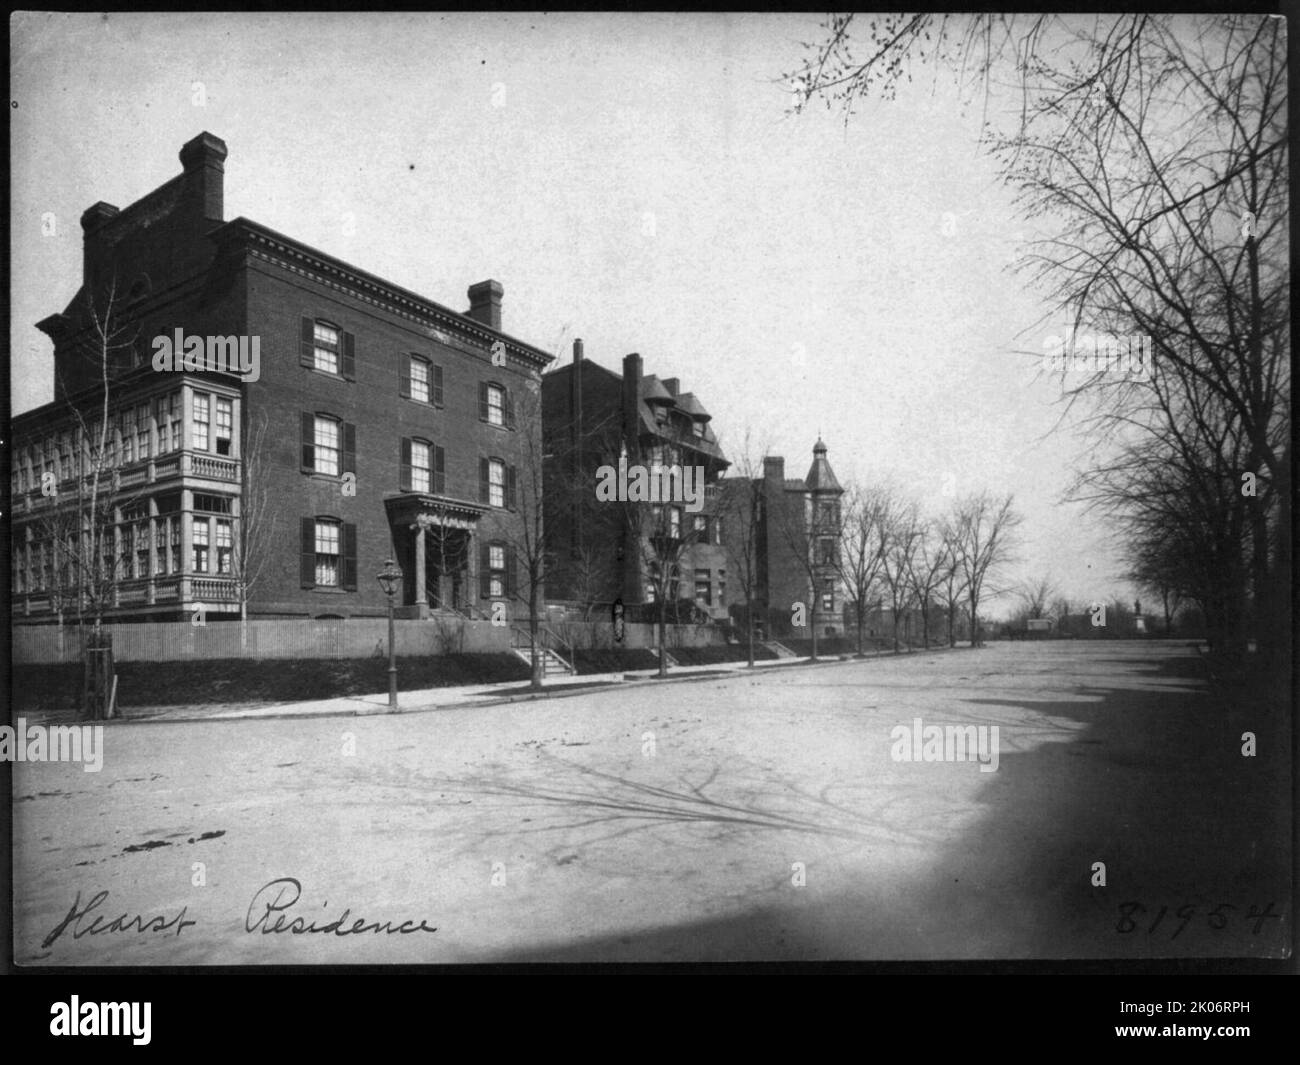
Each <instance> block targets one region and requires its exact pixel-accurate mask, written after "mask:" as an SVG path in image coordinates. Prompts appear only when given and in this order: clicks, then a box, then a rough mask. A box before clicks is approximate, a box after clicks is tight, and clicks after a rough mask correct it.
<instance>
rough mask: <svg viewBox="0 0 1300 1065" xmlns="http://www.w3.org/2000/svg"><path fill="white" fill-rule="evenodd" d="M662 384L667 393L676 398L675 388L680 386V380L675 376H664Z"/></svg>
mask: <svg viewBox="0 0 1300 1065" xmlns="http://www.w3.org/2000/svg"><path fill="white" fill-rule="evenodd" d="M663 385H664V388H666V389H667V390H668V394H669V395H670V396H672V397H673V398H674V399H676V398H677V390H678V389H679V388H680V387H681V380H680V379H679V378H676V377H665V378H664V381H663Z"/></svg>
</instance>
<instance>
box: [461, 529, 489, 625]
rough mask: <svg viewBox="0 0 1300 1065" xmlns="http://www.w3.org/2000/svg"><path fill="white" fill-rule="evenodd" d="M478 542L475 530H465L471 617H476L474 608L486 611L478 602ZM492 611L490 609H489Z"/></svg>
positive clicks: (467, 596)
mask: <svg viewBox="0 0 1300 1065" xmlns="http://www.w3.org/2000/svg"><path fill="white" fill-rule="evenodd" d="M478 587H479V585H478V542H477V541H476V540H475V539H474V530H472V529H466V530H465V603H466V605H467V606H469V607H470V608H471V609H470V610H469V616H470V618H471V620H472V619H473V617H474V608H476V607H477V608H478V609H479V610H482V609H484V608H483V607H482V606H479V602H478ZM489 609H490V608H489Z"/></svg>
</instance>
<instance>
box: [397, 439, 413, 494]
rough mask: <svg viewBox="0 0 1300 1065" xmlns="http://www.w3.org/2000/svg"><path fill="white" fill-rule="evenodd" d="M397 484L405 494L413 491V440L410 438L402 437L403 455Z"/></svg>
mask: <svg viewBox="0 0 1300 1065" xmlns="http://www.w3.org/2000/svg"><path fill="white" fill-rule="evenodd" d="M397 484H398V487H399V488H400V489H401V490H402V491H403V492H409V491H410V490H411V438H410V437H408V436H404V437H402V455H401V459H400V466H399V469H398V482H397Z"/></svg>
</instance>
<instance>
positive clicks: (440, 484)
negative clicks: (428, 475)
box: [433, 445, 447, 495]
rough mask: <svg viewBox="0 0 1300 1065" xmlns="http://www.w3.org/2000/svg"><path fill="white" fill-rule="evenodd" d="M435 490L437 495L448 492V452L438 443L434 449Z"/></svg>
mask: <svg viewBox="0 0 1300 1065" xmlns="http://www.w3.org/2000/svg"><path fill="white" fill-rule="evenodd" d="M433 491H434V493H435V494H437V495H446V493H447V452H446V450H445V449H443V448H440V447H437V446H436V445H435V446H434V449H433Z"/></svg>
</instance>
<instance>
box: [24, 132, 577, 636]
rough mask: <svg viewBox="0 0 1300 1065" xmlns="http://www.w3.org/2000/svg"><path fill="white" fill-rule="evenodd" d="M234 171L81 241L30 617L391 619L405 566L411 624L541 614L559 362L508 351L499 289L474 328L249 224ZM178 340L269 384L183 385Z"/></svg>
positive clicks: (475, 312) (94, 211)
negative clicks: (166, 361)
mask: <svg viewBox="0 0 1300 1065" xmlns="http://www.w3.org/2000/svg"><path fill="white" fill-rule="evenodd" d="M226 154H227V152H226V145H225V144H224V143H223V142H222V141H221V140H220V139H219V138H217V137H215V136H213V135H212V134H210V133H202V134H200V135H199V136H197V137H195V138H194V139H193V140H191V141H190V142H188V143H187V144H186V145H185V146H184V147H183V148H182V149H181V152H180V159H181V164H182V173H181V174H180V175H179V176H177V177H176V178H173V179H172V180H171V181H168V182H167V183H166V184H164V185H162V186H161V187H159V188H158V189H156V190H154V191H153V192H151V193H149V194H148V195H147V196H145V197H144V198H143V199H141V200H139V201H137V202H136V203H134V204H132V205H131V206H130V207H127V208H124V209H121V210H119V209H118V208H116V207H113V206H111V205H109V204H105V203H97V204H95V205H94V206H93V207H91V208H90V209H89V210H87V211H86V212H85V214H84V215H83V216H82V228H83V230H84V242H85V246H84V265H83V279H82V286H81V288H80V290H79V292H78V293H77V295H76V297H75V298H74V299H73V300H72V302H71V303H70V304H69V305H68V307H67V308H66V309H65V310H64V311H63V312H62V313H61V314H55V315H52V316H50V317H49V318H46V319H45V320H44V321H42V322H41V323H39V325H40V328H41V329H42V330H43V331H44V332H45V333H46V334H47V335H48V336H49V337H50V338H51V340H52V341H53V342H54V376H55V398H54V401H53V402H51V403H49V404H47V405H45V406H43V407H40V408H38V409H36V410H32V411H28V412H26V413H24V414H22V415H20V416H18V417H17V418H15V419H14V422H13V441H12V444H13V451H12V455H13V462H12V469H13V478H12V484H11V488H12V492H13V519H14V539H13V550H12V560H13V561H12V580H13V583H12V586H11V587H12V602H13V612H14V615H15V618H16V619H18V620H29V621H41V620H50V619H52V618H53V617H54V616H55V615H56V614H57V613H62V614H63V615H65V616H66V615H67V614H68V613H76V603H77V600H78V598H80V599H82V600H83V602H82V606H83V608H84V606H85V603H84V600H85V599H86V597H87V595H91V596H94V595H98V596H99V597H100V598H101V599H102V600H103V603H104V611H103V612H104V615H105V617H106V618H108V619H114V620H131V619H142V618H148V619H151V620H170V619H176V618H182V617H188V616H191V615H192V613H193V611H194V610H195V609H196V608H197V607H198V606H200V605H201V606H202V607H203V608H204V610H205V611H206V612H207V613H208V615H209V616H212V615H214V614H215V615H218V616H219V615H222V614H227V615H230V614H233V613H235V612H237V610H238V607H239V602H240V599H241V598H246V601H247V609H248V614H249V616H250V617H259V616H260V617H266V618H274V617H349V616H360V615H377V614H381V613H383V612H384V611H385V610H386V602H387V601H386V599H385V597H384V594H383V591H382V589H381V588H380V586H379V584H378V582H377V581H376V580H375V574H376V573H377V572H378V571H379V569H380V568H381V566H382V565H383V562H384V560H385V559H386V558H388V557H390V556H391V557H393V558H394V559H395V560H396V561H397V563H398V564H399V565H400V566H401V568H402V571H403V576H404V587H403V588H402V590H401V594H400V597H399V602H400V603H401V604H402V611H401V614H402V615H403V616H410V617H418V616H426V615H427V614H428V613H429V612H430V611H431V610H436V609H440V608H442V609H449V610H452V609H454V610H456V611H459V612H461V613H465V614H469V615H471V616H481V615H482V614H483V613H486V611H487V608H488V603H489V601H490V600H496V599H502V598H509V597H510V596H512V594H514V593H516V592H517V591H519V589H518V587H517V584H518V580H517V574H518V571H519V564H518V561H517V552H516V550H515V544H516V543H517V542H518V539H519V536H518V531H517V526H518V524H519V512H518V507H517V500H516V492H517V484H518V482H519V479H520V478H519V467H520V465H521V463H522V462H523V456H524V455H525V454H527V453H530V452H532V453H535V452H536V451H537V448H531V449H530V448H528V447H526V446H525V444H526V443H527V442H528V438H529V434H531V435H532V438H533V439H535V440H536V441H538V442H540V434H541V425H540V416H539V403H538V402H536V401H535V400H534V401H532V402H524V401H525V400H527V399H528V396H529V394H530V390H531V394H532V395H536V392H537V390H538V387H539V385H538V380H539V376H540V373H541V371H542V370H543V369H544V368H545V367H546V366H547V364H548V363H549V362H550V361H551V358H552V357H551V356H550V355H549V354H547V353H546V352H544V351H541V350H540V349H538V348H535V347H533V346H531V345H529V344H526V343H524V342H522V341H520V340H517V339H515V338H513V337H510V336H509V335H507V334H506V333H504V332H502V328H501V302H502V295H503V290H502V286H501V285H500V284H498V283H497V282H495V281H485V282H482V283H480V284H477V285H473V286H471V287H470V289H469V302H470V307H469V309H468V310H467V311H465V312H457V311H453V310H450V309H449V308H447V307H445V306H442V305H440V304H438V303H435V302H433V301H432V300H429V299H426V298H425V297H422V296H419V295H417V294H415V293H413V292H410V291H407V290H405V289H402V288H399V287H398V286H396V285H393V284H390V283H389V282H386V281H384V280H382V279H381V278H378V277H375V276H374V275H371V274H368V273H365V272H364V271H362V270H359V269H357V268H356V267H353V266H351V265H349V264H347V263H344V262H342V261H340V260H338V259H335V258H333V257H331V256H329V255H326V254H325V253H323V252H319V251H316V250H314V249H312V248H309V247H307V246H306V245H303V244H301V243H299V242H298V241H295V240H293V239H291V238H289V237H285V236H282V235H281V234H279V233H276V232H274V231H272V230H270V229H267V228H266V227H265V226H262V225H260V224H259V223H256V222H253V221H250V220H248V219H246V218H237V219H234V220H232V221H225V220H224V216H223V203H222V201H223V171H224V161H225V159H226ZM92 308H93V310H92ZM97 323H98V326H97ZM177 330H179V331H181V335H182V336H184V337H198V338H209V340H210V339H211V338H214V337H215V338H219V339H218V341H217V347H218V348H220V347H221V340H220V338H243V341H244V342H245V343H246V344H247V347H249V348H251V350H252V351H255V352H260V366H259V368H258V370H257V372H256V373H255V374H253V373H247V372H244V373H241V372H238V371H231V370H229V368H228V366H227V365H226V364H221V368H218V369H213V368H212V367H213V366H214V365H217V364H215V363H212V362H208V363H207V364H206V366H207V368H203V365H198V366H196V365H194V364H192V363H189V364H187V363H182V365H190V369H185V370H175V371H169V370H163V371H159V370H158V369H155V364H154V352H155V351H156V350H157V349H156V347H155V345H154V338H156V337H159V336H169V337H170V336H173V335H174V334H175V333H176V331H177ZM210 347H211V345H210V344H209V348H210ZM243 369H244V370H247V365H246V364H245V365H244V367H243ZM105 406H107V414H108V417H107V426H108V428H107V431H105V430H104V423H105V419H104V417H103V412H104V409H105ZM101 441H103V446H102V447H101V446H100V442H101ZM97 474H98V475H97ZM92 493H93V494H96V495H97V501H98V510H97V512H98V513H102V514H104V515H105V521H106V522H107V525H106V531H105V532H104V534H103V535H100V536H96V535H93V534H92V532H91V530H90V528H89V526H90V523H89V521H88V519H87V517H86V513H87V510H86V500H87V499H88V498H89V497H90V495H91V494H92ZM87 545H92V546H95V545H97V546H98V547H99V548H100V551H99V552H90V551H87V550H86V547H87ZM90 553H101V554H102V556H103V557H102V558H100V559H93V560H92V559H90V558H88V557H87V556H88V555H89V554H90ZM254 578H255V579H254ZM250 585H251V587H250ZM521 594H522V593H521Z"/></svg>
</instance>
